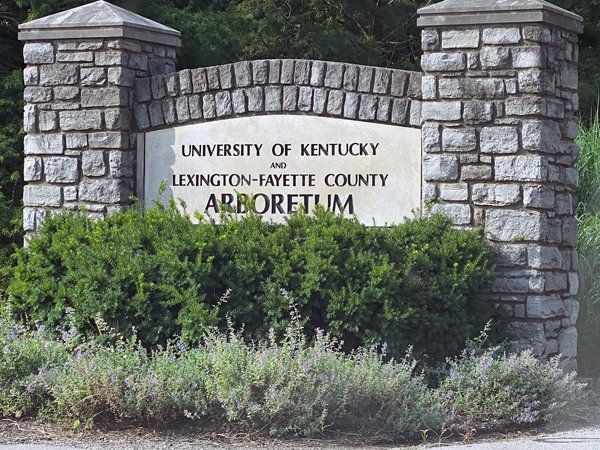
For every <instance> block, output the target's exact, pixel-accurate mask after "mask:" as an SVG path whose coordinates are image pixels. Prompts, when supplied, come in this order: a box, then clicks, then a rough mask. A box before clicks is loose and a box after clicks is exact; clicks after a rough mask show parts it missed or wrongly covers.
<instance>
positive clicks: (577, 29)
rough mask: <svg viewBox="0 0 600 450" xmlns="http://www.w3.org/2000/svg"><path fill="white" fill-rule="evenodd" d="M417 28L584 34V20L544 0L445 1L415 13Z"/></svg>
mask: <svg viewBox="0 0 600 450" xmlns="http://www.w3.org/2000/svg"><path fill="white" fill-rule="evenodd" d="M417 13H418V14H419V18H418V19H417V25H418V26H421V27H431V26H446V25H450V26H457V25H496V24H498V25H500V24H513V25H514V24H518V23H546V24H549V25H555V26H557V27H560V28H563V29H564V30H566V31H570V32H572V33H577V34H579V33H581V32H583V24H582V22H583V18H582V17H581V16H578V15H577V14H573V13H572V12H569V11H567V10H565V9H562V8H559V7H558V6H556V5H553V4H552V3H548V2H547V1H545V0H445V1H443V2H441V3H436V4H435V5H430V6H426V7H425V8H421V9H419V10H418V11H417Z"/></svg>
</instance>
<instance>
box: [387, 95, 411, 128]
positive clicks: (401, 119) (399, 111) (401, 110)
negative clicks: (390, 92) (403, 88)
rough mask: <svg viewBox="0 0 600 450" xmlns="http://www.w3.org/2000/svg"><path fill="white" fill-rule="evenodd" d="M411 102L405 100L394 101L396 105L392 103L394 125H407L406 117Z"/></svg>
mask: <svg viewBox="0 0 600 450" xmlns="http://www.w3.org/2000/svg"><path fill="white" fill-rule="evenodd" d="M408 107H409V102H408V100H406V99H404V98H397V99H394V103H392V117H391V119H390V120H391V121H392V123H397V124H401V125H402V124H405V123H406V116H407V114H408Z"/></svg>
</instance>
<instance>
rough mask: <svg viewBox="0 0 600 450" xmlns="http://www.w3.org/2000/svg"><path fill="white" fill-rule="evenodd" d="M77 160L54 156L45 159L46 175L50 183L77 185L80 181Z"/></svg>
mask: <svg viewBox="0 0 600 450" xmlns="http://www.w3.org/2000/svg"><path fill="white" fill-rule="evenodd" d="M77 165H78V163H77V160H76V159H75V158H69V157H61V156H53V157H49V158H44V175H45V176H46V181H47V182H49V183H75V182H76V181H77V180H78V179H79V171H78V170H77Z"/></svg>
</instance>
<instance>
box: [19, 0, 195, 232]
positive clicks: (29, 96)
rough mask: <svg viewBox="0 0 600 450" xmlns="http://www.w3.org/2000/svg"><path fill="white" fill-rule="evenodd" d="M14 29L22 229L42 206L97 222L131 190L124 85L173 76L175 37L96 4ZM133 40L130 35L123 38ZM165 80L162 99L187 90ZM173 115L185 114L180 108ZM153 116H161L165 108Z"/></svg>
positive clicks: (131, 141)
mask: <svg viewBox="0 0 600 450" xmlns="http://www.w3.org/2000/svg"><path fill="white" fill-rule="evenodd" d="M73 21H75V22H77V23H78V24H79V27H77V26H75V27H74V26H73V23H72V22H73ZM83 22H85V23H86V24H87V25H85V26H84V24H83ZM111 30H112V31H111ZM115 30H116V31H115ZM142 30H143V31H142ZM20 31H21V33H20V35H19V37H20V38H21V39H22V40H24V41H25V44H24V47H23V56H24V60H25V63H26V64H27V67H26V68H25V70H24V82H25V100H26V101H27V105H26V106H25V110H24V124H25V131H26V132H27V136H26V137H25V181H26V182H27V183H28V185H27V186H26V187H25V194H24V198H23V201H24V205H25V209H24V218H25V219H26V220H25V221H24V228H25V231H26V232H28V233H30V232H33V231H35V229H36V228H37V226H38V225H39V223H40V220H41V219H42V218H43V217H44V215H45V214H46V211H45V208H66V209H69V210H78V209H82V208H86V209H87V210H88V211H90V212H91V214H93V216H94V217H98V218H102V217H103V216H104V214H106V213H109V212H110V211H112V210H115V209H119V208H122V207H123V206H125V205H127V204H129V203H130V196H132V195H134V193H135V192H134V188H135V178H134V177H135V164H136V161H135V155H136V152H135V149H136V143H135V139H136V134H135V133H134V131H133V130H132V128H131V124H132V122H133V121H132V120H131V118H132V117H134V115H135V113H134V111H133V105H134V104H135V99H134V85H135V82H136V80H148V79H149V77H151V76H154V75H163V74H167V73H172V72H174V70H175V64H174V63H173V58H174V56H175V48H174V47H173V45H178V42H179V40H178V38H177V36H178V35H179V32H177V31H175V30H171V29H169V28H167V27H164V26H163V25H161V24H157V23H155V22H151V21H149V20H148V19H145V18H143V17H140V16H135V15H134V14H132V13H130V12H128V11H126V10H123V9H121V8H118V7H116V6H114V5H111V4H110V3H107V2H103V1H100V2H96V3H92V4H88V5H84V6H83V7H80V8H76V9H74V10H72V11H70V12H65V13H59V14H56V15H53V16H49V17H45V18H42V19H39V20H35V21H33V22H29V23H26V24H23V25H21V26H20ZM128 33H129V34H128ZM132 33H133V34H132ZM144 33H145V34H144ZM133 35H135V36H137V37H138V38H139V39H138V38H126V37H123V36H133ZM164 42H169V43H171V45H165V44H164ZM174 81H175V78H174V77H172V78H170V79H169V78H165V81H164V84H162V85H161V88H162V91H161V92H162V95H163V97H164V96H167V95H169V96H172V95H173V92H174V90H175V89H180V85H181V90H185V89H186V86H188V87H187V89H188V90H190V92H191V87H190V83H191V80H190V79H187V80H182V81H181V83H179V79H178V84H177V86H175V85H174ZM186 81H187V85H186ZM177 109H178V111H179V114H180V115H183V114H185V113H186V112H187V111H188V110H187V109H186V108H184V107H183V105H181V104H178V105H177ZM162 111H164V112H165V114H168V113H169V108H168V105H167V106H165V107H163V108H162ZM188 114H189V112H188Z"/></svg>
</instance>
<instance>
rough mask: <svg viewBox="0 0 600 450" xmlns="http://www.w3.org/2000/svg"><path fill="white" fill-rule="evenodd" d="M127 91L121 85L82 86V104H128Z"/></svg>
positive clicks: (83, 105)
mask: <svg viewBox="0 0 600 450" xmlns="http://www.w3.org/2000/svg"><path fill="white" fill-rule="evenodd" d="M127 97H128V95H127V91H126V90H125V89H123V88H120V87H110V88H100V89H94V88H82V89H81V106H82V107H84V108H97V107H107V108H109V107H115V106H127Z"/></svg>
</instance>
